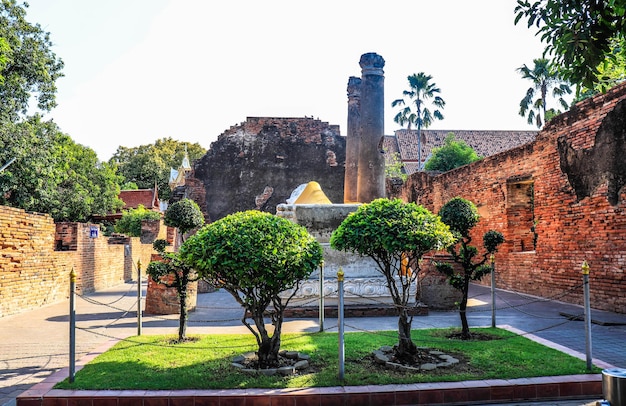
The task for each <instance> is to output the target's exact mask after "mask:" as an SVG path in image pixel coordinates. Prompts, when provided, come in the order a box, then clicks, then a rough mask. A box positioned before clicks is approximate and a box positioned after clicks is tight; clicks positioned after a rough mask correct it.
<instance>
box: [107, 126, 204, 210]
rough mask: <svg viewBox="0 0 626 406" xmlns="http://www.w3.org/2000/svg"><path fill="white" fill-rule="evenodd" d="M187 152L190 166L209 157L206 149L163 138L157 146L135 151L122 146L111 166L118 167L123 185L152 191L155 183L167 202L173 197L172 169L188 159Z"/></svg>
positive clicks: (111, 161) (151, 145) (198, 145)
mask: <svg viewBox="0 0 626 406" xmlns="http://www.w3.org/2000/svg"><path fill="white" fill-rule="evenodd" d="M185 151H186V152H187V154H188V156H189V161H190V163H193V161H194V160H196V159H198V158H201V157H202V156H203V155H204V154H205V153H206V149H204V148H203V147H201V146H200V144H198V143H193V144H192V143H189V142H182V141H177V140H174V139H172V138H161V139H158V140H156V141H155V142H154V144H148V145H141V146H138V147H132V148H128V147H123V146H119V147H118V148H117V151H116V152H115V154H114V155H113V157H111V159H110V160H109V163H110V164H115V165H117V168H118V172H119V174H120V175H122V176H123V177H124V181H123V182H122V183H124V182H127V183H128V182H132V183H135V184H136V185H137V187H139V189H150V188H152V187H154V184H155V182H156V184H157V185H158V187H159V197H160V198H161V200H164V201H167V200H168V199H169V196H170V189H169V185H168V181H169V177H170V169H172V168H173V169H178V167H179V166H180V164H181V162H182V160H183V158H184V157H185Z"/></svg>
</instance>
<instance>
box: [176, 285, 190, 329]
mask: <svg viewBox="0 0 626 406" xmlns="http://www.w3.org/2000/svg"><path fill="white" fill-rule="evenodd" d="M188 283H189V278H187V277H186V276H185V275H183V277H182V280H181V281H180V286H179V287H178V297H179V300H180V318H179V319H178V341H185V340H186V339H187V285H188Z"/></svg>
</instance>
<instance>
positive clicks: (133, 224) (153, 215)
mask: <svg viewBox="0 0 626 406" xmlns="http://www.w3.org/2000/svg"><path fill="white" fill-rule="evenodd" d="M160 219H161V213H159V212H156V211H152V210H148V209H146V208H145V206H143V205H141V204H140V205H139V206H137V208H136V209H130V210H124V211H123V212H122V217H121V218H120V219H119V220H118V221H117V223H115V232H117V233H121V234H126V235H129V236H131V237H139V236H141V222H142V221H144V220H160Z"/></svg>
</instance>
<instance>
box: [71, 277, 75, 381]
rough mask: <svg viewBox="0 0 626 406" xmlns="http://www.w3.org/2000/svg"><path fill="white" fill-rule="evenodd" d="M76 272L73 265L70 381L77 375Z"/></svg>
mask: <svg viewBox="0 0 626 406" xmlns="http://www.w3.org/2000/svg"><path fill="white" fill-rule="evenodd" d="M75 295H76V272H75V271H74V268H73V267H72V270H71V271H70V376H69V380H70V383H73V382H74V376H75V375H76V303H75V301H74V297H75Z"/></svg>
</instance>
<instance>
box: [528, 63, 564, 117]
mask: <svg viewBox="0 0 626 406" xmlns="http://www.w3.org/2000/svg"><path fill="white" fill-rule="evenodd" d="M533 63H534V64H535V66H534V67H533V69H532V70H531V69H530V68H529V67H528V66H526V65H525V64H524V65H523V66H522V67H521V68H519V69H517V71H518V72H519V73H521V75H522V78H523V79H529V80H532V82H533V87H529V88H528V90H527V91H526V96H525V97H524V98H523V99H522V101H520V103H519V107H520V109H519V115H520V116H522V117H525V116H526V113H527V112H528V124H533V123H534V124H536V125H537V128H541V126H542V125H543V122H544V121H546V117H548V116H554V115H556V114H560V113H561V111H559V110H556V111H555V110H554V109H548V108H547V106H546V105H547V96H548V93H549V92H550V89H552V96H553V97H554V98H557V97H558V102H559V104H560V105H561V106H562V107H563V109H564V110H567V109H568V108H569V106H568V105H567V102H565V100H563V96H564V95H565V94H570V93H572V89H570V87H569V86H568V85H567V83H565V82H564V81H563V79H561V75H560V74H559V72H558V71H557V70H556V69H554V67H553V65H552V64H551V63H550V61H549V60H547V59H544V58H540V59H534V60H533ZM537 91H538V92H539V93H540V94H539V95H538V96H539V97H537V99H535V100H533V99H534V97H535V92H537ZM546 113H548V116H546ZM542 117H543V119H542Z"/></svg>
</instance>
